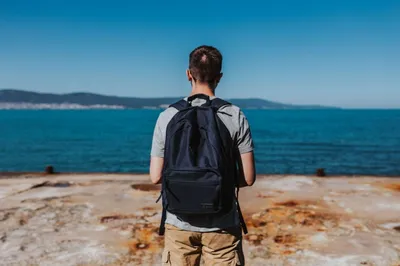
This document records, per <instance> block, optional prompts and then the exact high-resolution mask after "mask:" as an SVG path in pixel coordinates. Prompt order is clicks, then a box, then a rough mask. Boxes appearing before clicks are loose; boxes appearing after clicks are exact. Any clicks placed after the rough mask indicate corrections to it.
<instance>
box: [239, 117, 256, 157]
mask: <svg viewBox="0 0 400 266" xmlns="http://www.w3.org/2000/svg"><path fill="white" fill-rule="evenodd" d="M238 119H239V121H238V122H239V128H238V131H237V136H236V141H237V146H238V149H239V152H240V153H241V154H243V153H248V152H251V151H253V150H254V144H253V138H252V136H251V130H250V126H249V122H248V121H247V118H246V116H245V115H244V113H243V112H242V111H241V110H240V111H239V115H238Z"/></svg>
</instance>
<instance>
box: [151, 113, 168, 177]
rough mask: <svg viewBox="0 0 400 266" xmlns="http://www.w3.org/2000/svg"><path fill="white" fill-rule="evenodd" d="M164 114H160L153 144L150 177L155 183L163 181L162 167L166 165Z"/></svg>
mask: <svg viewBox="0 0 400 266" xmlns="http://www.w3.org/2000/svg"><path fill="white" fill-rule="evenodd" d="M163 119H165V118H164V117H163V116H162V114H160V115H159V117H158V119H157V122H156V125H155V127H154V133H153V140H152V144H151V158H150V179H151V182H152V183H153V184H159V183H161V176H162V168H163V166H164V145H165V143H164V142H165V141H164V139H165V136H164V134H163V130H162V127H163V123H162V121H163Z"/></svg>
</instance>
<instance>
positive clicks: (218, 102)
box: [211, 98, 232, 110]
mask: <svg viewBox="0 0 400 266" xmlns="http://www.w3.org/2000/svg"><path fill="white" fill-rule="evenodd" d="M226 105H232V104H231V103H230V102H227V101H225V100H222V99H220V98H215V99H213V100H212V101H211V106H212V107H213V108H215V109H216V110H219V109H220V108H221V107H223V106H226Z"/></svg>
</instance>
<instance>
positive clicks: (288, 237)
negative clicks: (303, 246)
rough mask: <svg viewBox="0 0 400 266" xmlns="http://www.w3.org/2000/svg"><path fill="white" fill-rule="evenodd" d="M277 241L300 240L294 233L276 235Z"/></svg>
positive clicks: (290, 241)
mask: <svg viewBox="0 0 400 266" xmlns="http://www.w3.org/2000/svg"><path fill="white" fill-rule="evenodd" d="M274 241H275V243H279V244H285V245H286V244H294V243H296V242H297V241H298V239H297V237H296V236H295V235H293V234H284V235H277V236H275V237H274Z"/></svg>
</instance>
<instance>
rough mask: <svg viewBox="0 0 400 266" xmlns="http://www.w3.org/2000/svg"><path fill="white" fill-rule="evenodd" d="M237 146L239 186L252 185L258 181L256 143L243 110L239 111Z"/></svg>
mask: <svg viewBox="0 0 400 266" xmlns="http://www.w3.org/2000/svg"><path fill="white" fill-rule="evenodd" d="M238 118H239V121H238V122H239V129H238V133H237V147H238V152H239V154H240V156H238V157H239V159H240V160H239V187H246V186H252V185H253V184H254V182H255V181H256V167H255V161H254V152H253V150H254V145H253V138H252V136H251V131H250V126H249V123H248V121H247V118H246V117H245V115H244V114H243V112H242V111H239V117H238Z"/></svg>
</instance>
